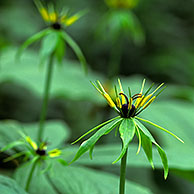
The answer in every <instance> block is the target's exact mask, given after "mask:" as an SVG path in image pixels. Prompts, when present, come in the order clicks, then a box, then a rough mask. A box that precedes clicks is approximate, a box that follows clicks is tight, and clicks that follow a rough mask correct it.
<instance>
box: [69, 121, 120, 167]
mask: <svg viewBox="0 0 194 194" xmlns="http://www.w3.org/2000/svg"><path fill="white" fill-rule="evenodd" d="M121 121H122V119H116V120H114V121H112V122H110V123H108V124H106V125H104V126H103V127H101V128H100V129H99V130H98V131H97V132H96V133H95V134H94V135H92V136H91V137H90V138H89V139H88V140H86V141H84V142H83V143H82V144H81V145H80V147H79V150H78V151H77V153H76V155H75V157H74V159H73V160H72V161H71V163H73V162H75V161H76V160H77V159H78V158H80V156H82V155H83V154H84V153H85V152H87V151H88V150H89V149H91V148H92V147H93V146H94V145H95V143H96V142H97V141H98V140H99V139H100V137H102V136H103V135H105V134H107V132H108V131H109V132H110V131H111V130H112V129H113V128H115V127H116V126H118V125H119V124H120V122H121ZM90 154H91V153H90Z"/></svg>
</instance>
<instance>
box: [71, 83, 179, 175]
mask: <svg viewBox="0 0 194 194" xmlns="http://www.w3.org/2000/svg"><path fill="white" fill-rule="evenodd" d="M118 83H119V91H118V89H117V87H116V86H115V95H116V100H115V102H114V101H113V100H112V98H111V97H110V96H109V94H108V93H107V92H106V91H105V90H104V88H103V86H102V85H101V83H100V82H99V81H96V85H95V84H94V83H92V84H93V85H94V87H95V88H96V89H97V90H98V91H99V92H100V94H101V95H103V96H104V98H105V99H106V100H107V102H108V104H109V105H110V106H111V107H112V108H113V109H114V110H115V111H116V112H117V113H118V114H119V116H117V117H115V118H113V119H111V120H108V121H106V122H104V123H102V124H100V125H98V126H97V127H95V128H93V129H91V130H90V131H88V132H87V133H85V134H84V135H83V136H81V137H80V138H79V139H78V140H76V141H75V142H73V143H76V142H77V141H79V140H80V139H82V138H83V137H85V136H86V135H88V134H89V133H91V132H93V131H95V130H97V129H99V130H98V131H97V132H96V133H95V134H94V135H92V136H91V137H90V138H89V139H88V140H86V141H84V142H83V143H82V144H81V146H80V148H79V150H78V152H77V153H76V155H75V157H74V159H73V160H72V162H75V161H76V160H77V159H78V158H79V157H80V156H81V155H83V154H84V153H85V152H86V151H88V150H89V151H90V152H89V153H90V157H92V151H93V148H94V145H95V143H96V142H97V141H98V139H99V138H100V137H101V136H103V135H107V134H108V133H109V132H110V131H112V129H113V128H115V127H118V128H119V133H120V138H121V140H122V143H123V148H122V150H121V153H120V155H119V157H118V158H117V159H116V160H115V161H114V162H113V163H116V162H117V161H119V160H120V159H122V158H123V157H124V156H125V154H126V153H127V148H128V145H129V143H130V142H131V141H132V139H133V138H134V135H135V134H136V136H137V137H138V139H139V147H138V150H137V153H139V151H140V148H141V146H142V147H143V149H144V151H145V153H146V156H147V158H148V160H149V162H150V164H151V166H152V167H153V168H154V164H153V159H152V144H154V145H155V146H156V147H157V149H158V152H159V155H160V157H161V160H162V163H163V167H164V177H165V179H166V178H167V175H168V161H167V156H166V154H165V152H164V150H163V149H162V148H161V147H160V146H159V145H158V143H157V142H156V141H155V139H154V138H153V136H152V135H151V133H150V132H149V130H148V129H147V128H146V127H145V126H144V125H143V124H142V123H141V121H143V122H146V123H148V124H151V125H153V126H155V127H157V128H159V129H161V130H163V131H165V132H167V133H169V134H170V135H172V136H174V137H175V138H177V139H178V140H179V141H181V142H183V141H182V140H181V139H180V138H179V137H177V136H176V135H174V134H173V133H171V132H170V131H168V130H167V129H164V128H163V127H161V126H159V125H157V124H154V123H152V122H151V121H148V120H146V119H143V118H140V117H139V116H137V115H139V114H140V113H141V112H142V111H143V110H145V109H146V108H147V107H148V106H149V105H150V104H151V103H152V102H153V101H154V100H155V99H156V97H157V96H158V95H159V94H160V93H161V92H162V91H163V89H164V88H163V89H161V88H162V86H163V84H161V85H159V86H158V87H157V88H156V89H155V90H154V91H153V92H151V93H150V91H151V89H152V87H153V84H152V85H151V86H150V88H149V89H148V90H147V91H146V92H145V93H143V89H144V85H145V80H143V83H142V87H141V91H140V92H139V93H138V94H135V95H133V96H132V95H131V91H130V88H128V92H129V96H127V95H126V94H125V93H124V91H123V88H122V85H121V81H120V80H118ZM72 162H71V163H72Z"/></svg>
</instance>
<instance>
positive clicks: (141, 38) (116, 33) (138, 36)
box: [97, 0, 145, 46]
mask: <svg viewBox="0 0 194 194" xmlns="http://www.w3.org/2000/svg"><path fill="white" fill-rule="evenodd" d="M105 2H106V4H107V5H108V7H109V9H108V10H107V12H106V13H105V14H104V15H103V16H102V18H101V20H100V22H99V25H98V26H97V33H98V34H99V35H101V36H102V38H104V39H105V40H109V41H111V43H112V44H113V43H114V44H116V45H117V44H118V43H120V44H121V42H122V41H123V38H124V41H125V42H126V40H130V41H131V40H132V41H133V42H134V44H136V45H140V46H141V45H143V44H144V42H145V33H144V30H143V28H142V25H141V22H140V21H139V19H138V17H137V16H136V15H135V14H134V12H133V10H132V8H134V7H135V6H136V5H137V3H138V0H105ZM107 34H108V36H107ZM114 46H115V45H114Z"/></svg>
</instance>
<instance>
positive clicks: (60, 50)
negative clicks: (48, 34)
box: [55, 34, 66, 64]
mask: <svg viewBox="0 0 194 194" xmlns="http://www.w3.org/2000/svg"><path fill="white" fill-rule="evenodd" d="M65 47H66V45H65V41H64V40H63V38H62V36H61V34H59V36H58V41H57V45H56V49H55V56H56V58H57V60H58V62H59V64H61V63H62V60H63V58H64V56H65V49H66V48H65Z"/></svg>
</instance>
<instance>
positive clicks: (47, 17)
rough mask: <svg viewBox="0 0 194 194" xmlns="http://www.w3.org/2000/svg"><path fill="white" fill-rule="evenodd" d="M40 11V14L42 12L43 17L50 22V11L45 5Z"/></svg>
mask: <svg viewBox="0 0 194 194" xmlns="http://www.w3.org/2000/svg"><path fill="white" fill-rule="evenodd" d="M39 11H40V14H41V16H42V18H43V19H44V20H45V21H46V22H48V21H49V14H48V11H47V10H46V9H45V8H44V7H42V8H41V9H40V10H39Z"/></svg>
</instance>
